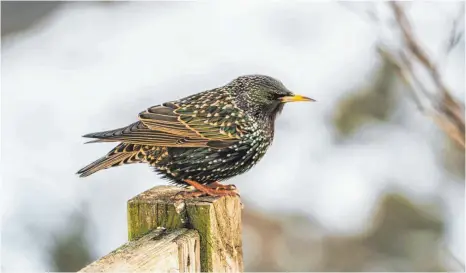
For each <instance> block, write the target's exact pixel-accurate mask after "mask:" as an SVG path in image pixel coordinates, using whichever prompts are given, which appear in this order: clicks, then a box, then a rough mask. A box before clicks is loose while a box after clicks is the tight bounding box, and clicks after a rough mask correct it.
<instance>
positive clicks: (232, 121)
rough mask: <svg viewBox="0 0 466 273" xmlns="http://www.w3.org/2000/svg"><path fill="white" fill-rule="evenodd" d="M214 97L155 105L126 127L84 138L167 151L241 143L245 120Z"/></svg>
mask: <svg viewBox="0 0 466 273" xmlns="http://www.w3.org/2000/svg"><path fill="white" fill-rule="evenodd" d="M215 95H216V96H215V97H213V96H212V95H211V93H210V95H209V93H207V94H206V93H204V94H202V93H201V94H198V95H195V96H191V97H189V98H187V99H184V100H181V101H175V102H169V103H164V104H162V105H156V106H153V107H150V108H149V109H147V110H145V111H143V112H141V113H140V114H139V120H140V121H139V122H136V123H133V124H132V125H130V126H128V127H125V128H120V129H117V130H112V131H107V132H101V133H94V134H88V135H85V137H93V138H98V139H99V140H98V141H125V142H129V143H135V144H144V145H154V146H166V147H212V148H223V147H227V146H230V145H232V144H233V143H234V142H237V141H239V140H240V139H241V137H242V136H243V134H244V130H245V128H246V126H245V122H246V120H245V117H244V113H243V112H242V111H241V110H240V109H238V108H237V107H235V106H234V104H233V102H232V100H231V98H230V97H228V96H224V97H222V96H219V95H218V94H215ZM196 96H197V97H196Z"/></svg>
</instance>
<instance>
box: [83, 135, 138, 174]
mask: <svg viewBox="0 0 466 273" xmlns="http://www.w3.org/2000/svg"><path fill="white" fill-rule="evenodd" d="M145 160H146V158H145V154H144V150H143V149H141V147H140V145H135V144H128V143H120V144H119V145H118V146H116V147H115V148H113V149H112V150H111V151H110V152H109V153H108V154H107V155H105V156H104V157H101V158H99V159H97V160H96V161H94V162H92V163H91V164H89V165H87V166H86V167H84V168H82V169H81V170H79V171H78V172H77V174H79V176H80V177H86V176H89V175H91V174H93V173H95V172H98V171H100V170H104V169H107V168H110V167H116V166H120V165H123V164H131V163H140V162H145Z"/></svg>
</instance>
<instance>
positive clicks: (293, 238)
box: [1, 1, 465, 272]
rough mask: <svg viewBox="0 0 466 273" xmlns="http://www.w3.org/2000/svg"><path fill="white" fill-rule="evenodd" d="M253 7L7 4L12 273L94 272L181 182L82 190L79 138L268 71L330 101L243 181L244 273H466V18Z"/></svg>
mask: <svg viewBox="0 0 466 273" xmlns="http://www.w3.org/2000/svg"><path fill="white" fill-rule="evenodd" d="M251 2H252V3H251ZM251 2H242V3H238V2H236V4H233V3H227V2H222V1H218V2H215V3H214V2H211V3H206V2H202V3H201V2H110V1H108V2H36V1H34V2H24V1H22V2H2V3H1V23H2V25H1V36H2V46H1V49H2V55H1V61H2V71H1V76H2V82H1V87H2V93H1V95H2V98H1V112H2V120H1V126H2V128H1V129H2V134H1V141H2V142H1V144H2V154H1V156H2V159H3V160H2V178H3V179H2V197H1V202H2V203H1V204H2V226H1V231H2V232H1V259H2V260H1V270H2V271H3V272H12V271H75V270H79V269H80V268H82V267H84V266H85V265H87V264H89V263H90V262H92V261H94V260H96V259H98V258H99V257H101V256H103V255H105V254H107V253H108V252H110V251H112V250H113V249H115V248H117V247H118V246H120V245H122V244H123V243H125V242H126V241H127V226H126V202H127V200H129V199H130V198H132V197H133V196H135V195H137V194H139V193H141V192H142V191H145V190H147V189H149V188H151V187H153V186H156V185H164V184H165V182H164V181H163V180H161V179H160V178H159V177H157V176H156V175H155V174H154V173H153V172H152V171H151V169H150V168H149V167H148V166H146V165H142V164H141V165H131V166H124V167H120V168H114V169H109V170H106V171H102V172H99V173H97V174H95V175H92V176H90V177H88V178H86V179H80V178H78V177H77V176H76V175H75V172H76V171H77V170H78V169H80V168H81V167H83V166H84V165H86V164H88V163H90V162H91V161H93V160H95V159H96V158H98V157H100V156H102V155H104V154H105V153H106V152H107V151H108V150H109V149H110V148H112V147H113V144H99V145H83V143H84V142H85V139H83V138H81V135H83V134H85V133H89V132H94V131H101V130H107V129H113V128H117V127H121V126H124V125H127V124H129V123H132V122H134V121H135V120H136V118H137V114H138V113H139V112H140V111H142V110H144V109H146V108H147V107H149V106H152V105H156V104H159V103H162V102H165V101H168V100H174V99H178V98H181V97H183V96H187V95H190V94H193V93H196V92H200V91H203V90H206V89H211V88H214V87H218V86H221V85H223V84H225V83H227V82H229V81H230V80H232V79H233V78H235V77H237V76H239V75H244V74H252V73H259V74H266V75H270V76H273V77H276V78H278V79H280V80H281V81H282V82H283V83H284V84H285V85H286V86H287V87H289V88H290V89H291V90H293V91H295V92H296V93H299V94H303V95H306V96H309V97H312V98H314V99H316V100H317V103H313V104H293V105H288V106H287V107H285V108H286V109H285V111H283V113H282V115H281V116H280V117H279V118H278V121H277V124H276V137H275V141H274V144H273V145H272V147H271V148H270V149H269V150H268V153H267V155H266V156H265V158H264V159H263V160H262V161H261V162H260V163H259V164H258V165H257V166H256V167H255V168H253V169H252V170H251V171H250V172H248V173H247V174H244V175H242V176H240V177H237V178H235V179H234V181H232V183H234V184H236V185H237V186H238V187H239V189H240V192H241V195H242V199H243V202H244V204H245V208H244V210H243V217H244V218H243V222H244V235H243V236H244V238H243V244H244V262H245V271H464V240H465V238H464V201H465V200H464V196H465V194H464V193H465V191H464V179H465V177H464V176H465V161H464V156H465V155H464V108H462V107H463V101H464V94H465V92H464V90H465V77H464V73H465V62H464V60H465V50H464V47H465V44H464V38H463V36H464V3H462V2H449V3H440V2H437V3H428V2H415V3H412V2H410V3H403V4H400V5H395V6H394V5H391V4H390V3H378V4H375V3H369V2H359V3H349V2H345V3H342V2H327V3H326V2H293V1H286V2H285V1H283V2H262V1H258V2H256V1H251ZM407 21H408V22H409V23H406V22H407ZM413 44H414V45H415V46H413ZM416 45H417V46H420V47H421V48H422V51H420V50H419V49H416ZM422 56H424V57H425V58H424V59H423V58H422ZM425 59H427V61H426V60H425Z"/></svg>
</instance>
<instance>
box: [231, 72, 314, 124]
mask: <svg viewBox="0 0 466 273" xmlns="http://www.w3.org/2000/svg"><path fill="white" fill-rule="evenodd" d="M229 85H231V86H234V87H235V90H236V98H237V99H236V100H237V102H238V106H239V107H241V108H243V110H245V111H246V112H248V113H250V114H251V115H253V116H254V117H256V118H258V119H272V120H274V119H275V117H276V116H277V114H278V113H280V112H281V111H282V110H283V106H284V104H285V103H288V102H297V101H315V100H313V99H311V98H308V97H305V96H301V95H296V94H294V93H293V92H291V91H290V90H288V89H287V88H286V87H285V86H284V85H283V83H281V82H280V81H279V80H277V79H274V78H272V77H269V76H264V75H247V76H241V77H238V78H236V79H235V80H233V81H232V82H231V83H230V84H229Z"/></svg>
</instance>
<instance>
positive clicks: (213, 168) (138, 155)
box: [78, 75, 293, 185]
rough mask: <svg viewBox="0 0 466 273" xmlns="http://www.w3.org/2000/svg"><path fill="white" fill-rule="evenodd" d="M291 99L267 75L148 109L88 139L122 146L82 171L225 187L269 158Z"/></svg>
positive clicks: (277, 83)
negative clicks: (150, 173)
mask: <svg viewBox="0 0 466 273" xmlns="http://www.w3.org/2000/svg"><path fill="white" fill-rule="evenodd" d="M292 95H293V94H292V93H291V92H290V91H289V90H288V89H287V88H286V87H285V86H284V85H283V84H282V83H281V82H280V81H278V80H276V79H273V78H271V77H268V76H263V75H249V76H242V77H239V78H237V79H235V80H233V81H232V82H230V83H228V84H226V85H225V86H222V87H219V88H215V89H212V90H208V91H204V92H201V93H198V94H195V95H192V96H189V97H186V98H183V99H180V100H176V101H171V102H167V103H164V104H161V105H156V106H153V107H150V108H148V109H147V110H146V111H143V112H141V113H140V114H139V121H137V122H135V123H133V124H131V125H129V126H127V127H123V128H120V129H116V130H110V131H105V132H99V133H92V134H87V135H85V136H84V137H88V138H94V139H96V140H94V141H92V142H101V141H102V142H120V144H119V145H118V146H117V147H115V148H114V149H113V150H112V151H110V152H109V153H108V154H107V155H106V156H104V157H103V158H101V159H99V160H97V161H95V162H93V163H91V164H90V165H89V166H86V167H84V168H83V169H81V170H79V171H78V174H80V176H88V175H90V174H92V173H94V172H96V171H99V170H102V169H106V168H110V167H114V166H119V165H121V164H128V163H147V164H149V165H150V166H152V167H154V169H155V170H156V171H157V172H158V173H160V174H162V175H163V176H164V177H165V178H168V179H169V180H170V181H172V182H174V183H176V184H180V185H186V183H185V182H184V180H185V179H192V180H195V181H197V182H199V183H201V184H209V183H212V182H215V181H222V180H225V179H228V178H231V177H233V176H236V175H239V174H241V173H244V172H245V171H247V170H249V169H250V168H251V167H252V166H254V165H255V164H256V163H257V162H258V161H259V160H260V159H261V158H262V157H263V156H264V154H265V152H266V151H267V148H268V147H269V146H270V144H271V143H272V140H273V137H274V122H275V118H276V116H277V115H278V114H279V113H280V112H281V110H282V109H283V105H284V103H283V102H281V101H280V99H281V98H282V97H285V96H292Z"/></svg>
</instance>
